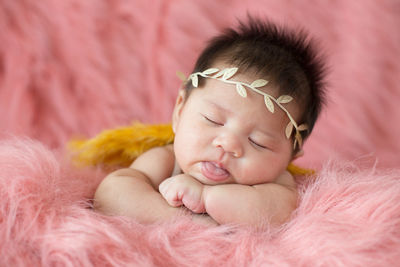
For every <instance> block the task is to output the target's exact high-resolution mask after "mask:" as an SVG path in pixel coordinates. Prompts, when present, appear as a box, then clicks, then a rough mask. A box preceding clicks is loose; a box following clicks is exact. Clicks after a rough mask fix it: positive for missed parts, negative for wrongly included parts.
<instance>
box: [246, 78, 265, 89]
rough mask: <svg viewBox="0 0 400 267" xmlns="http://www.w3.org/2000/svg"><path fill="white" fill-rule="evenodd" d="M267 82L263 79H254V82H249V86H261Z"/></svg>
mask: <svg viewBox="0 0 400 267" xmlns="http://www.w3.org/2000/svg"><path fill="white" fill-rule="evenodd" d="M267 83H268V81H266V80H264V79H258V80H255V81H254V82H252V83H251V85H250V86H251V87H255V88H257V87H263V86H264V85H266V84H267Z"/></svg>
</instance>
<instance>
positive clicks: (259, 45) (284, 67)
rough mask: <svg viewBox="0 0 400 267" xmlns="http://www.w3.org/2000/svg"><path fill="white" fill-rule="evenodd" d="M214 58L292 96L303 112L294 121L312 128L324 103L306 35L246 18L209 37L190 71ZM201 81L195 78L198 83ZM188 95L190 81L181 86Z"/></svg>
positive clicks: (320, 71) (320, 67) (320, 69)
mask: <svg viewBox="0 0 400 267" xmlns="http://www.w3.org/2000/svg"><path fill="white" fill-rule="evenodd" d="M216 61H222V62H223V63H227V64H232V65H234V66H235V67H238V68H239V69H241V70H243V69H244V70H245V71H253V72H255V74H257V75H260V76H261V77H263V78H264V79H267V80H268V81H269V82H270V83H269V84H273V85H275V86H277V87H278V88H279V91H280V93H281V94H288V95H291V96H293V97H294V99H295V101H296V103H297V105H299V107H300V109H301V110H302V111H303V112H302V114H301V116H300V120H301V121H298V123H306V124H307V125H308V127H309V130H308V132H307V131H303V132H301V133H302V136H303V139H305V138H306V137H307V136H308V135H309V134H310V133H311V131H312V129H313V127H314V124H315V121H316V120H317V117H318V115H319V113H320V111H321V107H322V105H323V103H324V82H323V78H324V76H325V75H324V74H325V66H324V64H323V63H322V60H321V58H320V56H318V55H317V53H316V50H315V48H314V46H313V44H312V43H311V40H310V38H308V36H307V34H306V33H305V32H304V31H302V30H300V31H297V32H295V31H291V30H289V29H286V28H283V27H282V28H280V27H278V26H276V25H275V24H273V23H271V22H269V21H261V20H258V19H254V18H251V17H250V16H249V17H248V23H243V22H239V27H238V28H237V30H236V29H233V28H229V29H226V30H225V31H224V32H223V33H222V34H220V35H218V36H216V37H215V38H213V39H211V41H210V42H209V43H208V45H207V46H206V48H205V49H204V50H203V52H202V53H201V54H200V56H199V58H198V59H197V62H196V65H195V67H194V70H193V73H194V72H199V71H200V72H201V71H204V70H206V69H207V68H210V67H212V65H213V64H215V63H216ZM202 82H203V81H201V80H199V86H201V83H202ZM185 88H186V90H187V95H189V94H190V91H191V89H192V88H193V87H192V86H191V83H187V84H186V86H185Z"/></svg>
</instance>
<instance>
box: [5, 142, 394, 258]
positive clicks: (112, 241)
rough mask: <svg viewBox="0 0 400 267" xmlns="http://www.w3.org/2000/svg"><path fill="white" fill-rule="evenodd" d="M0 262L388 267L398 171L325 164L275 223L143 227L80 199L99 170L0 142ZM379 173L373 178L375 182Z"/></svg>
mask: <svg viewBox="0 0 400 267" xmlns="http://www.w3.org/2000/svg"><path fill="white" fill-rule="evenodd" d="M0 166H2V170H1V174H0V198H1V202H0V240H2V242H1V243H0V254H1V255H2V256H1V257H0V265H1V266H39V265H42V266H132V265H140V266H152V265H156V266H221V265H226V266H264V265H272V266H395V265H396V264H397V263H398V262H399V261H400V253H399V248H400V231H399V229H400V207H399V205H398V203H399V202H400V171H392V172H385V173H384V172H377V171H375V170H370V171H360V170H359V169H357V168H355V167H354V166H352V165H350V164H346V165H344V164H341V165H334V164H329V165H327V166H325V167H324V168H323V169H322V171H321V173H320V175H319V177H318V178H317V180H316V182H310V183H309V184H303V185H302V186H301V187H300V198H299V203H300V204H299V207H298V209H297V211H296V212H295V213H294V214H293V218H292V220H291V221H290V222H289V223H288V224H287V225H284V226H283V227H282V228H281V229H271V230H270V231H265V232H253V231H251V230H250V229H245V228H240V227H233V226H220V227H216V228H210V229H206V228H204V227H202V226H197V225H193V223H191V222H190V221H189V220H188V218H185V217H182V218H177V220H176V221H173V222H165V223H164V224H160V225H150V226H143V225H140V224H137V223H135V222H134V221H132V220H129V219H127V218H122V217H107V216H102V215H100V214H96V213H95V212H93V211H92V210H91V209H89V207H90V204H89V203H88V202H86V201H84V200H85V199H87V198H90V196H92V195H93V191H94V188H95V187H96V185H97V184H98V183H99V181H100V180H101V177H102V174H101V172H99V171H95V170H85V171H82V170H76V169H74V168H72V167H71V166H70V165H69V164H68V163H67V162H66V161H63V160H62V159H60V156H58V155H56V154H54V152H51V151H50V150H48V149H46V148H45V147H44V146H43V145H41V144H40V143H38V142H35V141H31V140H28V139H24V140H21V139H8V140H3V141H1V142H0ZM378 181H379V182H378Z"/></svg>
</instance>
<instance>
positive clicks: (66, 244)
mask: <svg viewBox="0 0 400 267" xmlns="http://www.w3.org/2000/svg"><path fill="white" fill-rule="evenodd" d="M399 11H400V2H399V1H397V0H382V1H375V0H365V1H346V0H337V1H311V0H310V1H308V0H302V1H290V0H280V1H276V0H252V1H243V0H221V1H213V0H203V1H195V0H175V1H157V0H131V1H124V0H85V1H82V0H62V1H57V0H41V1H31V0H13V1H10V0H0V200H1V201H0V240H1V242H0V255H1V256H0V266H40V265H42V266H132V265H140V266H154V265H156V266H220V265H228V266H247V265H248V266H262V265H273V266H331V265H334V266H395V265H398V263H399V262H400V252H399V251H400V231H399V229H400V207H399V205H398V203H400V169H399V168H400V160H399V155H400V142H399V141H398V136H399V132H400V126H399V125H400V124H399V123H398V118H399V116H400V109H399V108H398V103H399V101H400V82H399V81H398V77H399V74H400V60H399V58H400V31H399V30H398V29H399V26H400V16H399ZM247 12H248V13H250V14H254V15H256V16H258V17H268V18H270V19H271V20H273V21H275V22H277V23H279V24H284V25H289V26H291V27H294V28H297V27H299V28H305V29H307V30H308V31H309V32H310V33H311V35H312V36H315V37H317V39H318V40H319V43H320V47H322V48H323V50H324V52H325V54H326V57H327V63H328V66H329V76H328V92H327V99H328V103H327V107H326V109H325V110H324V111H323V113H322V116H321V118H320V120H319V121H318V122H317V124H316V127H315V130H314V132H313V134H312V136H311V137H310V139H309V140H308V141H307V142H306V145H305V152H306V153H305V156H304V157H303V158H301V159H300V160H299V161H298V163H299V164H301V165H302V166H306V167H316V168H319V169H320V171H319V175H318V177H317V178H316V179H315V180H309V181H307V182H304V183H303V184H301V186H300V192H301V193H300V197H299V207H298V209H297V210H296V212H295V213H294V214H293V218H292V219H291V220H290V221H289V222H288V224H287V225H284V226H283V227H282V228H281V229H270V230H269V231H264V232H253V231H252V230H250V229H244V228H240V227H235V226H220V227H217V228H211V229H205V228H203V227H201V226H197V225H193V224H192V223H191V222H190V221H189V219H188V218H186V217H181V218H177V219H176V221H173V222H165V223H163V224H159V225H149V226H144V225H140V224H137V223H136V222H135V221H133V220H130V219H128V218H121V217H107V216H103V215H100V214H97V213H94V212H93V211H92V210H91V209H90V201H88V200H90V198H92V197H93V193H94V190H95V188H96V186H97V184H98V183H99V182H100V181H101V179H102V178H103V177H104V175H105V174H104V173H102V172H101V171H100V170H94V169H85V170H82V169H76V168H74V167H73V166H71V164H70V163H69V160H68V158H67V157H65V153H64V152H63V150H62V148H63V147H64V145H65V143H66V142H67V141H68V140H69V139H71V138H72V137H74V136H82V135H84V136H92V135H94V134H96V133H98V132H99V131H100V130H102V129H106V128H111V127H115V126H119V125H126V124H129V123H131V122H132V121H134V120H140V121H143V122H165V121H169V120H170V113H171V111H172V108H173V105H174V98H175V96H176V94H177V90H178V88H179V85H180V82H179V80H178V79H177V78H176V76H175V71H176V70H181V71H183V72H185V73H186V74H189V73H190V71H191V68H192V67H193V64H194V60H195V58H196V56H197V55H198V53H199V52H200V51H201V49H202V48H203V47H204V45H205V42H206V40H207V39H209V38H210V37H212V36H213V35H215V34H216V33H217V32H219V31H220V30H221V29H223V28H225V27H226V26H230V25H234V24H236V23H237V18H239V19H245V18H246V14H247ZM21 136H27V137H21ZM365 157H367V158H368V159H371V160H372V162H375V163H376V164H375V165H373V164H372V165H373V166H374V167H371V166H372V165H371V164H366V166H363V164H362V162H364V161H363V160H356V161H354V160H355V159H360V158H365ZM328 162H341V163H337V164H336V163H328ZM349 162H356V163H349ZM360 162H361V163H360ZM375 166H376V167H375ZM390 169H392V170H390Z"/></svg>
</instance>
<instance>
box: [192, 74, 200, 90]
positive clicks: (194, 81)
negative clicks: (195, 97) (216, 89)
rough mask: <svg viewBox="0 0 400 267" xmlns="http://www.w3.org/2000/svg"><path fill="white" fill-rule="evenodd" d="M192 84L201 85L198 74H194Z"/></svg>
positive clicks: (194, 85)
mask: <svg viewBox="0 0 400 267" xmlns="http://www.w3.org/2000/svg"><path fill="white" fill-rule="evenodd" d="M192 85H193V87H197V86H199V78H198V77H197V75H192Z"/></svg>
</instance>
